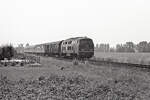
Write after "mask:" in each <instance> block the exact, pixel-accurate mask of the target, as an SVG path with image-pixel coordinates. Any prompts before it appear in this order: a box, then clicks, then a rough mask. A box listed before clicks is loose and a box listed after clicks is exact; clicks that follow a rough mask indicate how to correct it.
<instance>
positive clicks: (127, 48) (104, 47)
mask: <svg viewBox="0 0 150 100" xmlns="http://www.w3.org/2000/svg"><path fill="white" fill-rule="evenodd" d="M95 50H97V51H100V52H150V42H147V41H141V42H139V43H138V44H134V43H133V42H126V43H125V44H117V45H116V46H115V47H110V45H109V44H104V43H102V44H96V47H95Z"/></svg>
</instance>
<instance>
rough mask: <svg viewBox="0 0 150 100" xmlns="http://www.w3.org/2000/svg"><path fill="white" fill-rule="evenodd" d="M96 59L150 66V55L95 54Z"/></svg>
mask: <svg viewBox="0 0 150 100" xmlns="http://www.w3.org/2000/svg"><path fill="white" fill-rule="evenodd" d="M94 56H95V57H96V58H106V59H107V58H110V59H112V60H114V61H118V62H127V63H128V62H129V63H135V64H146V65H147V64H148V65H149V64H150V53H109V52H106V53H104V52H95V55H94Z"/></svg>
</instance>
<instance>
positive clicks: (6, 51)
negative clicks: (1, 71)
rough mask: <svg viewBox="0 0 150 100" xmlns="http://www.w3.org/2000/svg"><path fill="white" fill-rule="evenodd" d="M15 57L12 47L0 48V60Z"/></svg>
mask: <svg viewBox="0 0 150 100" xmlns="http://www.w3.org/2000/svg"><path fill="white" fill-rule="evenodd" d="M14 55H15V49H14V47H13V46H12V45H5V46H3V47H1V48H0V60H3V59H4V58H7V59H11V58H12V57H13V56H14Z"/></svg>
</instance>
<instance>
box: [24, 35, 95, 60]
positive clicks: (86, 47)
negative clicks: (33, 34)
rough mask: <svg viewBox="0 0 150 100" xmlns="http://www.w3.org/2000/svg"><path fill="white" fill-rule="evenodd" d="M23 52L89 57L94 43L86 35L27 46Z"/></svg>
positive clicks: (91, 54)
mask: <svg viewBox="0 0 150 100" xmlns="http://www.w3.org/2000/svg"><path fill="white" fill-rule="evenodd" d="M24 52H25V53H32V54H39V55H47V56H62V57H75V58H91V57H92V56H93V55H94V43H93V40H92V39H90V38H88V37H75V38H69V39H66V40H61V41H57V42H51V43H44V44H39V45H34V46H29V47H26V48H25V49H24Z"/></svg>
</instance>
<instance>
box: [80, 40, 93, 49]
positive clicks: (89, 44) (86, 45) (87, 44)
mask: <svg viewBox="0 0 150 100" xmlns="http://www.w3.org/2000/svg"><path fill="white" fill-rule="evenodd" d="M79 50H81V51H92V50H94V44H93V41H92V40H91V39H82V40H80V47H79Z"/></svg>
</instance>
